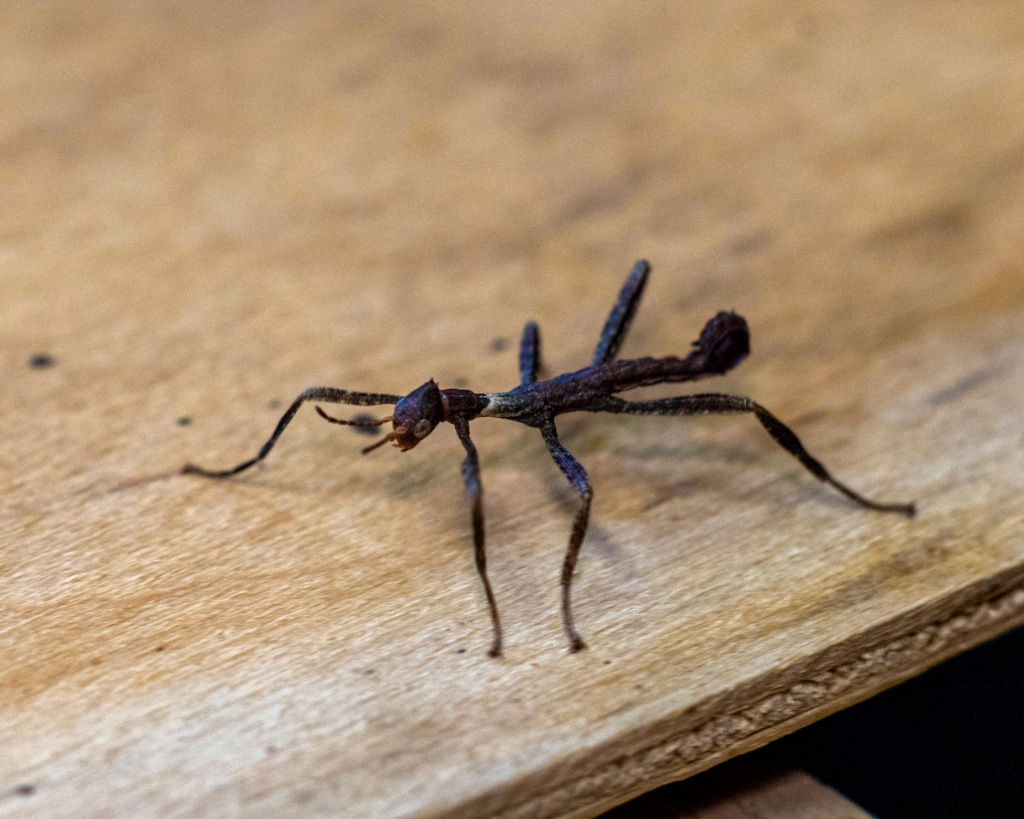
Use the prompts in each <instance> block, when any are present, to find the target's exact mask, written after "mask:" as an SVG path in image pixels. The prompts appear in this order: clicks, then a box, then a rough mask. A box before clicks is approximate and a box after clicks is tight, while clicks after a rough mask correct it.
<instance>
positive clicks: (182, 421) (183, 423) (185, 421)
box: [175, 415, 192, 427]
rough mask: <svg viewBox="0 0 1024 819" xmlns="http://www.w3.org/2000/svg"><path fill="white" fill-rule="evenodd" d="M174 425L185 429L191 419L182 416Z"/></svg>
mask: <svg viewBox="0 0 1024 819" xmlns="http://www.w3.org/2000/svg"><path fill="white" fill-rule="evenodd" d="M175 423H176V424H177V425H178V426H179V427H187V426H188V425H189V424H191V423H192V419H191V418H189V417H188V416H187V415H182V416H181V418H179V419H178V420H177V421H175Z"/></svg>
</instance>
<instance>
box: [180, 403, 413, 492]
mask: <svg viewBox="0 0 1024 819" xmlns="http://www.w3.org/2000/svg"><path fill="white" fill-rule="evenodd" d="M401 398H402V396H400V395H387V394H384V393H372V392H350V391H349V390H339V389H335V388H334V387H310V388H309V389H308V390H305V391H304V392H303V393H302V394H301V395H299V397H298V398H296V399H295V401H293V402H292V405H291V406H290V407H288V409H287V410H286V411H285V414H284V415H282V416H281V420H280V421H278V422H277V427H276V428H275V429H274V432H273V434H272V435H271V436H270V438H269V439H268V440H267V442H266V443H265V444H264V445H263V446H262V447H260V451H259V452H258V453H257V454H256V457H255V458H250V459H249V460H248V461H243V462H242V463H240V464H239V465H238V466H236V467H233V468H231V469H224V470H219V471H218V470H210V469H203V468H202V467H199V466H195V465H194V464H185V466H183V467H182V468H181V472H182V474H183V475H203V476H205V477H207V478H228V477H231V476H232V475H237V474H238V473H239V472H243V471H245V470H246V469H248V468H249V467H250V466H253V465H255V464H258V463H259V462H260V461H262V460H263V459H264V458H266V457H267V455H269V454H270V450H272V449H273V448H274V444H276V443H277V439H278V438H280V437H281V433H282V432H284V431H285V428H286V427H287V426H288V424H290V423H291V420H292V418H294V417H295V413H297V412H298V411H299V407H301V406H302V405H303V404H304V403H306V402H307V401H323V402H324V403H326V404H354V405H356V406H361V407H372V406H377V405H380V404H395V403H397V402H398V401H399V400H401Z"/></svg>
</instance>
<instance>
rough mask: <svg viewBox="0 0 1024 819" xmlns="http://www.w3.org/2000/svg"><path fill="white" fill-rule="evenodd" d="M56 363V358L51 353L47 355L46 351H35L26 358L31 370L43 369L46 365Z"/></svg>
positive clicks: (50, 365) (49, 365)
mask: <svg viewBox="0 0 1024 819" xmlns="http://www.w3.org/2000/svg"><path fill="white" fill-rule="evenodd" d="M56 363H57V359H55V358H54V357H53V356H52V355H48V354H47V353H36V354H35V355H34V356H32V357H31V358H29V360H28V366H30V367H31V368H32V369H33V370H45V369H47V368H48V367H52V366H53V365H54V364H56Z"/></svg>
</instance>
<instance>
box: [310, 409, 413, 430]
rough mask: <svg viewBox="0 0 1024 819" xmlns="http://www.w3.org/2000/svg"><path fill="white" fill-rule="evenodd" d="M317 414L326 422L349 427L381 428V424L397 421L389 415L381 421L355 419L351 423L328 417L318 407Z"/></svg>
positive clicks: (331, 416)
mask: <svg viewBox="0 0 1024 819" xmlns="http://www.w3.org/2000/svg"><path fill="white" fill-rule="evenodd" d="M316 413H317V415H319V416H320V417H321V418H323V419H324V420H325V421H330V422H331V423H332V424H344V425H345V426H347V427H379V426H380V425H381V424H386V423H388V422H389V421H394V420H395V416H394V415H389V416H387V417H386V418H381V419H379V420H377V419H373V418H353V419H352V420H351V421H346V420H345V419H344V418H335V417H334V416H333V415H328V414H327V413H326V412H324V411H323V410H322V409H320V407H316Z"/></svg>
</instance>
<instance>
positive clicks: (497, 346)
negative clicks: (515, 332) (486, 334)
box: [491, 336, 508, 353]
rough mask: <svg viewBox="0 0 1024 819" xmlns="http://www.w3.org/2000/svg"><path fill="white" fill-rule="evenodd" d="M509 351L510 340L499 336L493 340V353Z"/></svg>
mask: <svg viewBox="0 0 1024 819" xmlns="http://www.w3.org/2000/svg"><path fill="white" fill-rule="evenodd" d="M507 349H508V339H507V338H505V337H504V336H498V337H497V338H492V339H491V352H492V353H500V352H503V351H505V350H507Z"/></svg>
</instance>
